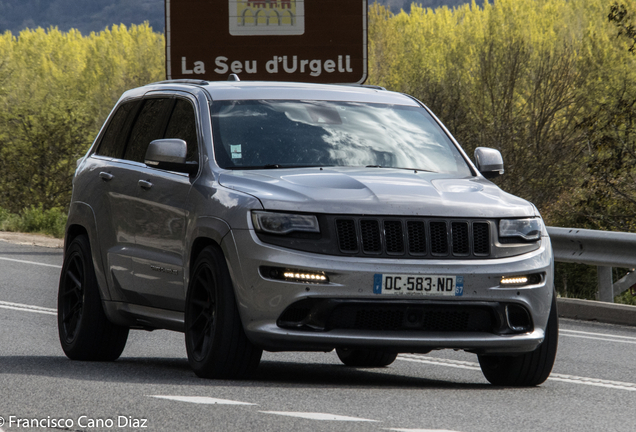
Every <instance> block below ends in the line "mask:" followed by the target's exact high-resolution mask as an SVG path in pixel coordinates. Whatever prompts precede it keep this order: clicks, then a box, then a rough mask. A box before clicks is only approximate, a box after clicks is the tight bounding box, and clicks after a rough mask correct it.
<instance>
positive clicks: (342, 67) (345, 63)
mask: <svg viewBox="0 0 636 432" xmlns="http://www.w3.org/2000/svg"><path fill="white" fill-rule="evenodd" d="M261 68H264V69H261ZM263 70H264V71H266V72H267V73H268V74H271V75H278V76H281V75H283V74H294V73H301V74H309V75H310V76H312V77H318V76H320V75H321V74H323V73H328V74H331V73H334V72H339V73H351V72H353V69H352V68H351V56H350V55H339V56H337V58H334V59H328V60H320V59H311V60H310V59H299V58H298V56H286V55H284V56H273V57H272V59H271V60H268V61H267V62H265V64H264V65H263V64H259V62H258V60H243V61H241V60H230V59H229V58H228V57H225V56H217V57H216V58H215V60H214V69H213V71H214V73H216V74H218V75H225V74H227V73H234V74H237V75H238V74H256V73H258V72H259V71H261V72H262V71H263ZM181 73H182V74H183V75H203V74H205V73H206V64H205V63H204V62H202V61H192V62H190V61H188V59H187V58H186V57H181Z"/></svg>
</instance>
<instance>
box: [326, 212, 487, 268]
mask: <svg viewBox="0 0 636 432" xmlns="http://www.w3.org/2000/svg"><path fill="white" fill-rule="evenodd" d="M335 226H336V235H337V239H338V247H339V250H340V252H341V253H343V254H351V255H360V256H411V257H435V258H437V257H439V258H443V257H449V258H452V257H458V258H461V257H487V256H489V255H490V224H489V222H488V221H485V220H446V219H408V218H372V217H346V216H341V217H336V219H335Z"/></svg>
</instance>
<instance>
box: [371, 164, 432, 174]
mask: <svg viewBox="0 0 636 432" xmlns="http://www.w3.org/2000/svg"><path fill="white" fill-rule="evenodd" d="M365 168H387V169H399V170H407V171H415V172H418V171H424V172H430V173H437V171H431V170H427V169H422V168H403V167H383V166H382V165H366V166H365Z"/></svg>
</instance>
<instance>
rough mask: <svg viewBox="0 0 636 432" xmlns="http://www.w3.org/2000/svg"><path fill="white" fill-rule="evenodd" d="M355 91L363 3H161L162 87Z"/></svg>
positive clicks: (361, 77) (363, 46) (361, 62)
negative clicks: (236, 82)
mask: <svg viewBox="0 0 636 432" xmlns="http://www.w3.org/2000/svg"><path fill="white" fill-rule="evenodd" d="M232 73H235V74H237V75H238V76H239V77H240V78H241V79H242V80H249V81H255V80H264V81H301V82H319V83H360V84H362V83H363V82H364V81H365V80H366V78H367V0H166V75H167V77H168V79H177V78H193V79H198V78H200V79H205V80H213V81H218V80H225V79H227V77H228V76H229V74H232Z"/></svg>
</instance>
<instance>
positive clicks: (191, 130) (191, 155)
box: [164, 99, 199, 162]
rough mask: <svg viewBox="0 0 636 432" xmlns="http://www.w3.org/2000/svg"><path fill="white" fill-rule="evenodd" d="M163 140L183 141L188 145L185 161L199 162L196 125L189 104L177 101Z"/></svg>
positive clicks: (192, 109) (192, 108) (191, 107)
mask: <svg viewBox="0 0 636 432" xmlns="http://www.w3.org/2000/svg"><path fill="white" fill-rule="evenodd" d="M164 138H179V139H182V140H184V141H185V142H186V144H188V156H187V160H189V161H195V162H198V161H199V153H198V145H199V144H198V139H197V123H196V118H195V116H194V107H193V106H192V104H191V103H190V102H188V101H186V100H183V99H177V103H176V105H175V107H174V111H172V116H171V117H170V122H169V123H168V129H167V130H166V135H165V136H164Z"/></svg>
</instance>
